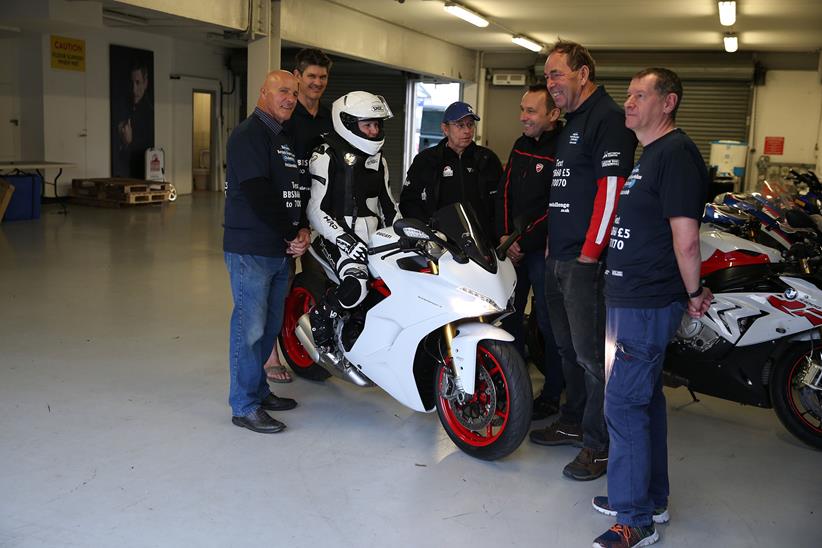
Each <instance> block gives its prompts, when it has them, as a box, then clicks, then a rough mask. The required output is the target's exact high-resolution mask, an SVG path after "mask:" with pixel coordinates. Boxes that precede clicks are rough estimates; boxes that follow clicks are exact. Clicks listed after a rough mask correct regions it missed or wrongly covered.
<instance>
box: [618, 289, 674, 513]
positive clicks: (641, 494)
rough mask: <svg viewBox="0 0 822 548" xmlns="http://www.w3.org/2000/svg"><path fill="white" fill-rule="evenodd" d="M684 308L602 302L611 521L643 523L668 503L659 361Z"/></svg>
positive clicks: (670, 305) (663, 356)
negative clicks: (619, 305) (614, 517)
mask: <svg viewBox="0 0 822 548" xmlns="http://www.w3.org/2000/svg"><path fill="white" fill-rule="evenodd" d="M684 311H685V305H684V303H679V302H676V303H671V304H669V305H668V306H665V307H662V308H612V307H608V348H607V349H606V351H607V353H608V358H607V359H608V364H607V366H608V374H609V378H608V384H607V388H606V389H605V418H606V420H607V421H608V432H609V433H610V435H611V446H610V448H609V450H608V504H609V505H610V506H611V508H613V509H614V510H616V511H617V523H622V524H624V525H630V526H632V527H640V526H643V527H644V526H647V525H650V524H651V518H652V514H653V511H654V508H667V507H668V492H669V488H668V440H667V438H668V425H667V416H666V409H665V396H664V395H663V393H662V364H663V362H664V361H665V348H666V347H667V345H668V342H669V341H670V340H671V338H672V337H673V336H674V333H676V329H677V327H679V323H680V322H681V321H682V314H683V312H684Z"/></svg>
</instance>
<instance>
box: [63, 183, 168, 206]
mask: <svg viewBox="0 0 822 548" xmlns="http://www.w3.org/2000/svg"><path fill="white" fill-rule="evenodd" d="M170 194H171V184H170V183H161V182H155V181H143V180H139V179H123V178H113V179H74V180H72V182H71V193H70V194H69V196H70V197H71V201H72V202H74V203H77V204H83V205H96V206H101V207H122V206H130V205H139V204H159V203H163V202H165V201H168V197H169V195H170Z"/></svg>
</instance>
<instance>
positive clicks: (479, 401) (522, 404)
mask: <svg viewBox="0 0 822 548" xmlns="http://www.w3.org/2000/svg"><path fill="white" fill-rule="evenodd" d="M449 378H450V367H449V366H447V365H440V366H438V368H437V374H436V379H437V400H436V401H437V414H438V415H439V418H440V422H441V423H442V426H443V428H445V431H446V432H447V433H448V437H450V438H451V441H453V442H454V444H455V445H456V446H457V447H459V448H460V449H462V450H463V451H465V452H466V453H467V454H469V455H471V456H472V457H475V458H478V459H481V460H496V459H499V458H502V457H505V456H507V455H509V454H511V453H512V452H513V451H514V450H516V449H517V448H518V447H519V446H520V444H521V443H522V440H523V439H525V435H526V434H527V433H528V428H529V427H530V425H531V412H532V406H533V401H532V398H533V392H532V389H531V379H530V377H529V376H528V372H527V369H526V367H525V362H524V361H523V359H522V356H520V354H519V352H518V351H517V349H516V348H515V347H514V346H513V345H512V344H510V343H506V342H500V341H493V340H483V341H480V342H479V343H478V344H477V373H476V386H475V391H474V394H473V395H472V396H471V397H470V398H466V400H465V401H464V402H462V403H460V402H458V401H457V400H450V401H449V400H448V399H446V398H445V392H446V390H447V386H448V382H449Z"/></svg>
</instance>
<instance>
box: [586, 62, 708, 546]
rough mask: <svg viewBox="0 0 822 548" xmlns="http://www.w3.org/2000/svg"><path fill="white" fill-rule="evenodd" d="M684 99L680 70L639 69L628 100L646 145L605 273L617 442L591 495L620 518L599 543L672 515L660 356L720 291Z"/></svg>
mask: <svg viewBox="0 0 822 548" xmlns="http://www.w3.org/2000/svg"><path fill="white" fill-rule="evenodd" d="M681 99H682V84H681V82H680V81H679V78H678V77H677V75H676V74H675V73H673V72H672V71H670V70H667V69H662V68H650V69H646V70H643V71H641V72H639V73H637V74H636V75H635V76H634V78H633V80H631V84H630V86H629V87H628V98H627V99H626V101H625V125H626V126H627V127H628V128H630V129H631V130H633V131H634V133H636V136H637V137H638V138H639V142H641V143H642V146H643V147H644V148H643V151H642V156H640V158H639V161H637V163H636V165H635V166H634V169H633V171H632V172H631V176H630V177H629V178H628V181H627V182H626V183H625V185H624V187H623V188H622V191H621V193H620V194H621V196H620V198H619V206H618V209H617V215H616V219H615V220H614V225H613V227H612V229H611V238H610V242H609V250H608V258H607V268H606V271H605V299H606V305H607V328H606V330H607V337H606V340H607V341H608V345H609V347H608V348H607V349H606V354H607V356H608V357H607V361H606V378H607V379H608V381H607V387H606V391H605V419H606V422H607V424H608V432H609V434H610V438H611V444H610V449H609V454H608V457H609V459H608V460H609V463H608V496H600V497H594V499H593V501H592V502H593V506H594V509H596V510H597V511H599V512H602V513H604V514H607V515H611V516H616V522H617V523H616V525H614V526H613V527H611V529H609V530H608V531H606V532H605V533H604V534H602V535H601V536H600V537H598V538H597V539H596V540H595V541H594V546H602V547H612V546H638V545H640V544H641V545H642V546H646V545H648V544H652V543H654V542H656V540H657V539H658V538H659V535H658V533H657V532H656V530H655V528H654V523H665V522H666V521H668V519H669V518H668V449H667V440H666V438H667V425H666V417H665V396H664V395H663V393H662V363H663V361H664V359H665V348H666V346H667V345H668V342H669V341H670V340H671V338H672V337H673V335H674V333H675V332H676V329H677V327H679V324H680V322H681V320H682V315H683V313H684V312H685V310H686V309H687V311H688V313H689V314H690V315H691V316H693V317H699V316H701V315H702V314H703V313H704V312H705V311H706V310H707V309H708V307H709V306H710V304H711V299H712V297H713V296H712V295H711V292H710V290H708V289H707V288H703V287H702V286H701V285H700V276H699V270H700V265H701V259H700V253H699V219H700V218H701V217H702V208H703V206H704V204H705V198H706V195H707V191H708V173H707V170H706V169H705V162H704V161H703V159H702V157H701V156H700V154H699V151H698V150H697V148H696V146H695V145H694V143H693V141H691V139H690V138H689V137H688V136H687V135H685V133H684V132H683V131H681V130H679V129H677V128H676V126H675V122H674V120H675V116H676V110H677V108H678V107H679V104H680V102H681Z"/></svg>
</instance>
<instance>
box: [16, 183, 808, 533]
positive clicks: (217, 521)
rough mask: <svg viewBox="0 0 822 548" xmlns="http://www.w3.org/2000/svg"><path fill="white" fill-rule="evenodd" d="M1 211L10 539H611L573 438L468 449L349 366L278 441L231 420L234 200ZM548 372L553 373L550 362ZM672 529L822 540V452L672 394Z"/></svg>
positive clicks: (714, 403) (725, 406)
mask: <svg viewBox="0 0 822 548" xmlns="http://www.w3.org/2000/svg"><path fill="white" fill-rule="evenodd" d="M58 212H59V208H58V207H57V206H47V207H45V209H44V212H43V217H42V218H41V219H40V220H39V221H23V222H15V223H4V224H2V225H0V417H2V419H0V546H26V547H35V546H37V547H39V546H47V547H55V546H82V547H96V546H117V547H129V546H135V547H136V546H139V547H148V546H191V545H197V546H216V547H228V546H238V547H239V546H252V545H266V546H277V547H279V546H284V547H286V546H287V547H292V546H293V547H303V546H304V547H308V546H352V547H363V546H403V547H404V546H409V547H412V546H452V547H462V546H466V547H467V546H471V547H478V546H495V547H496V546H542V547H545V546H549V547H552V546H590V543H591V540H592V539H593V538H594V537H595V536H597V535H598V534H599V533H601V532H603V531H604V530H605V529H607V528H608V527H609V526H610V525H611V520H610V519H609V518H607V517H605V516H602V515H600V514H597V513H595V512H594V511H593V510H592V509H591V505H590V500H591V497H593V496H594V495H597V494H602V493H604V492H605V479H604V478H602V479H599V480H596V481H593V482H589V483H577V482H574V481H570V480H567V479H565V478H563V477H562V475H561V469H562V467H563V466H564V465H565V464H566V463H567V462H568V461H570V460H571V459H572V458H573V457H574V455H575V454H576V451H577V450H576V449H573V448H570V447H560V448H552V449H549V448H545V447H538V446H535V445H532V444H530V443H529V442H527V441H526V442H525V443H524V444H523V445H522V447H521V448H520V449H519V450H517V451H516V452H515V453H514V454H513V455H511V456H510V457H508V458H507V459H505V460H503V461H499V462H494V463H487V462H480V461H477V460H474V459H472V458H470V457H467V456H465V455H464V454H463V453H461V452H460V451H459V450H457V449H456V448H455V447H454V446H453V445H452V443H451V442H450V440H449V439H448V437H447V436H446V434H445V432H444V431H443V430H442V428H441V427H440V425H439V422H438V420H437V417H436V414H428V415H426V414H421V413H415V412H413V411H410V410H408V409H406V408H404V407H402V406H401V405H400V404H398V403H396V402H395V401H394V400H392V399H390V398H389V397H388V396H387V395H386V394H385V393H383V392H381V391H380V390H379V389H377V388H371V389H358V388H356V387H354V386H352V385H347V384H345V383H342V382H340V381H337V380H334V381H328V382H326V383H324V384H317V383H311V382H308V381H304V380H300V379H298V380H296V381H295V382H294V383H292V384H290V385H274V386H275V388H276V392H277V394H280V395H286V396H292V397H295V398H297V400H298V401H299V402H300V406H299V407H298V408H297V409H295V410H293V411H289V412H286V413H280V414H278V415H277V417H278V418H280V419H282V420H284V421H285V422H287V424H288V430H286V432H284V433H282V434H278V435H273V436H266V435H261V434H254V433H252V432H250V431H248V430H245V429H241V428H237V427H235V426H233V425H232V424H231V422H230V411H229V408H228V406H227V404H226V396H227V384H228V375H227V366H226V353H227V335H226V334H227V326H228V317H229V312H230V306H231V303H230V295H229V289H228V279H227V275H226V272H225V267H224V264H223V259H222V251H221V237H222V230H221V227H220V223H221V220H222V198H221V196H220V195H219V194H207V193H197V194H195V195H194V196H184V197H181V198H180V199H179V200H178V201H177V202H176V203H175V204H173V205H167V206H164V207H162V208H161V207H154V206H149V207H138V208H133V209H123V210H107V209H94V208H87V207H80V206H69V214H68V215H62V214H59V213H58ZM535 380H536V374H535ZM667 395H668V401H669V417H670V440H669V443H670V465H671V490H672V498H671V508H670V511H671V516H672V519H671V523H670V524H669V525H665V526H660V527H659V530H660V532H661V536H662V545H663V546H668V547H678V546H683V547H685V546H688V547H689V546H723V547H736V546H740V547H742V546H745V547H747V546H786V547H787V546H792V547H793V546H807V547H812V546H813V547H815V546H819V545H820V541H819V523H820V519H822V515H821V512H822V473H820V463H822V454H820V452H818V451H814V450H812V449H810V448H808V447H806V446H804V445H802V444H801V443H800V442H798V441H797V440H795V439H794V438H792V437H791V436H790V435H789V434H788V433H787V432H786V431H785V430H784V429H783V428H782V426H781V425H780V424H779V423H778V421H777V419H776V417H775V415H774V414H773V412H772V411H769V410H761V409H756V408H750V407H741V406H739V405H736V404H732V403H728V402H723V401H720V400H717V399H714V398H710V397H703V398H702V401H701V402H700V403H689V402H690V397H689V396H688V393H687V392H686V391H684V389H680V390H675V391H669V392H668V393H667Z"/></svg>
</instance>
